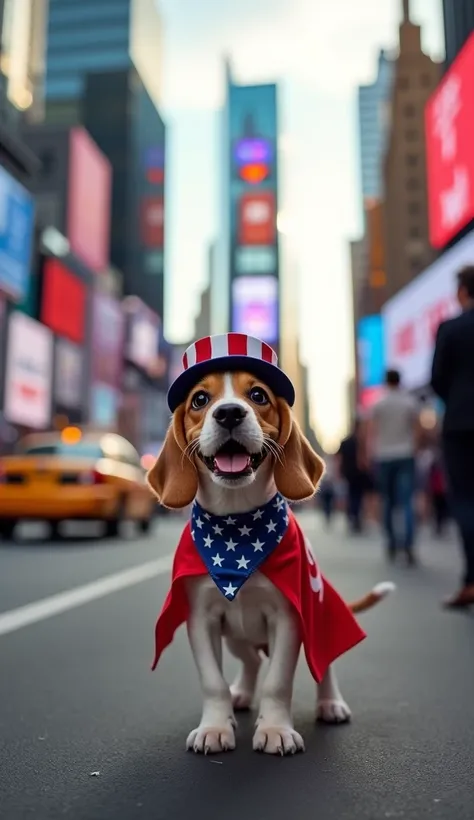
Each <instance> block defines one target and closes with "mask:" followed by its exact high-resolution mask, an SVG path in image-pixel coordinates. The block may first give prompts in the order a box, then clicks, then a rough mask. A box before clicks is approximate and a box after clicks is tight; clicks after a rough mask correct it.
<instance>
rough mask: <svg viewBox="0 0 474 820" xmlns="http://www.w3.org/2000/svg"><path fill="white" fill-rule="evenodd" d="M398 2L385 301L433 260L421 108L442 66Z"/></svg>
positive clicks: (388, 162)
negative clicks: (426, 48)
mask: <svg viewBox="0 0 474 820" xmlns="http://www.w3.org/2000/svg"><path fill="white" fill-rule="evenodd" d="M409 11H410V10H409V2H408V0H404V2H403V20H402V23H401V25H400V52H399V56H398V58H397V61H396V66H395V80H394V84H393V92H392V126H391V130H390V136H389V141H388V150H387V156H386V161H385V169H384V177H385V197H384V222H385V230H384V234H385V265H386V282H387V287H386V298H390V297H391V296H393V294H395V293H397V291H398V290H400V289H401V288H402V287H403V286H404V285H406V284H407V283H408V282H410V281H411V280H412V279H413V278H414V277H415V276H416V275H417V274H418V273H420V271H422V270H423V268H425V267H426V266H427V265H429V264H430V262H432V261H433V259H434V256H435V254H434V251H433V249H432V247H431V245H430V241H429V232H428V194H427V182H426V145H425V118H424V114H425V106H426V102H427V100H428V98H429V97H430V95H431V93H432V92H433V91H434V89H435V88H436V86H437V84H438V82H439V79H440V76H441V65H440V64H439V63H435V62H434V61H433V60H432V59H431V58H430V57H429V56H428V55H426V54H424V53H423V51H422V49H421V29H420V27H419V26H417V25H415V24H414V23H412V22H411V21H410V16H409Z"/></svg>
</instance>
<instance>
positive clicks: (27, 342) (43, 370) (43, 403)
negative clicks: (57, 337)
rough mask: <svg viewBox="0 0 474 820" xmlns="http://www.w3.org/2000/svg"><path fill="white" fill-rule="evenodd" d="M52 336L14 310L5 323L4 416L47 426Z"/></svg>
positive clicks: (37, 427)
mask: <svg viewBox="0 0 474 820" xmlns="http://www.w3.org/2000/svg"><path fill="white" fill-rule="evenodd" d="M52 373H53V337H52V334H51V333H50V331H49V330H48V328H46V327H44V325H42V324H40V323H39V322H36V321H35V320H34V319H30V317H29V316H26V315H25V314H24V313H19V312H17V311H15V312H14V313H12V314H11V316H10V320H9V323H8V341H7V361H6V368H5V397H4V411H3V412H4V416H5V418H6V419H7V421H10V422H12V423H13V424H22V425H24V426H25V427H31V428H33V429H35V430H42V429H45V428H46V427H49V424H50V421H51V386H52Z"/></svg>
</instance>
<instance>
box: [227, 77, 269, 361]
mask: <svg viewBox="0 0 474 820" xmlns="http://www.w3.org/2000/svg"><path fill="white" fill-rule="evenodd" d="M221 129H222V130H221V147H222V155H221V166H220V167H221V174H222V177H223V178H222V179H221V201H222V208H221V213H222V214H223V217H222V225H221V226H220V231H219V241H218V243H217V247H216V265H217V267H218V270H219V281H218V282H217V281H215V282H214V288H213V294H212V297H213V302H214V304H213V308H212V317H213V328H214V329H215V330H216V331H221V332H225V331H227V330H231V331H235V332H237V333H248V334H250V335H252V336H258V337H259V338H261V339H263V340H264V341H265V342H267V343H268V344H270V345H272V346H274V347H276V348H277V347H278V345H279V341H280V317H279V304H280V298H279V296H280V281H279V243H278V230H277V213H278V121H277V89H276V86H275V85H255V86H241V85H237V84H235V83H234V82H233V80H232V77H231V74H230V70H229V69H228V68H227V94H226V102H225V106H224V110H223V112H222V122H221ZM221 262H222V263H223V264H222V265H221V264H220V263H221Z"/></svg>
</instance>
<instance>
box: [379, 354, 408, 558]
mask: <svg viewBox="0 0 474 820" xmlns="http://www.w3.org/2000/svg"><path fill="white" fill-rule="evenodd" d="M385 381H386V387H387V390H386V392H385V394H384V395H383V397H382V398H381V399H379V401H378V402H377V403H376V404H375V405H374V406H373V408H372V410H371V413H370V417H369V419H368V430H367V446H368V453H369V454H370V455H369V457H371V459H372V461H373V463H374V464H375V468H376V476H377V483H378V487H379V492H380V496H381V501H382V519H383V527H384V531H385V536H386V550H387V557H388V558H389V559H390V560H393V559H394V558H395V557H396V555H397V552H398V551H399V550H400V549H401V550H403V551H404V553H405V555H406V557H407V560H408V563H409V564H410V565H413V564H414V563H415V554H414V542H415V509H414V496H415V454H416V449H417V444H418V438H419V431H420V422H419V408H418V403H417V401H416V400H415V399H414V398H413V397H412V396H411V395H410V394H409V393H407V392H406V391H405V390H403V389H402V386H401V379H400V373H399V372H398V371H397V370H388V371H387V373H386V379H385ZM397 512H401V513H402V518H403V524H404V526H403V529H402V528H400V527H398V526H397V521H396V518H397V516H396V513H397Z"/></svg>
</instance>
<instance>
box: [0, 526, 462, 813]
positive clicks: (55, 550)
mask: <svg viewBox="0 0 474 820" xmlns="http://www.w3.org/2000/svg"><path fill="white" fill-rule="evenodd" d="M301 517H302V520H303V521H304V527H305V529H306V531H307V532H308V534H309V536H310V537H311V539H312V541H313V544H314V545H315V548H316V552H317V554H318V557H319V560H320V563H321V565H322V568H323V571H324V572H325V573H326V575H328V577H329V578H330V579H331V580H332V581H333V582H334V583H335V584H336V585H337V586H338V588H339V589H340V591H341V592H342V593H343V594H344V595H346V596H347V597H348V598H350V597H357V596H358V595H359V594H360V593H362V592H364V591H365V590H366V589H367V588H368V587H370V586H371V585H372V584H373V583H375V582H377V581H379V580H383V579H387V578H391V579H393V580H395V581H396V583H397V584H398V590H397V593H396V594H395V595H394V596H393V597H392V598H390V599H389V600H388V601H386V602H384V603H383V604H381V605H380V606H379V607H378V608H377V609H376V610H373V611H372V612H370V613H367V614H366V615H364V616H362V619H361V620H362V624H363V626H364V628H366V630H367V631H368V633H369V637H368V639H367V640H366V641H365V642H364V643H363V644H362V645H361V646H360V647H358V648H357V649H356V650H354V652H352V653H350V654H349V655H348V656H346V657H344V658H343V659H342V660H341V661H340V662H339V663H338V672H339V678H340V683H341V685H342V689H343V693H344V695H345V697H346V699H347V700H348V702H349V703H350V705H351V707H352V709H353V714H354V719H353V722H352V724H351V725H349V726H344V727H334V728H333V727H320V726H315V725H314V723H313V714H314V700H315V696H314V687H313V685H312V682H311V679H310V677H309V673H308V672H307V670H306V669H305V667H304V664H303V662H301V664H300V667H299V670H298V675H297V681H296V688H295V717H296V725H297V728H298V729H299V730H300V731H301V732H302V733H303V735H304V736H305V740H306V747H307V751H306V753H305V754H303V755H299V756H296V757H294V758H284V759H282V758H273V757H267V756H265V755H258V754H256V753H254V752H252V749H251V738H252V728H253V719H252V716H248V717H244V718H243V719H242V718H241V719H240V721H239V731H238V748H237V750H236V751H235V752H232V753H228V754H225V755H220V756H217V757H215V758H213V757H207V758H204V757H199V756H195V755H194V754H192V753H186V752H185V751H184V743H185V739H186V736H187V734H188V732H189V730H190V729H192V728H193V727H194V726H196V725H197V723H198V721H199V717H200V714H199V710H200V694H199V686H198V683H197V678H196V674H195V672H194V667H193V663H192V659H191V655H190V652H189V649H188V647H187V642H186V635H185V632H184V630H182V631H181V632H180V633H179V635H178V637H177V640H176V641H175V643H174V644H173V645H172V646H171V647H170V648H169V649H168V650H167V652H166V653H165V656H164V657H163V659H162V662H161V664H160V666H159V668H158V670H157V671H156V672H155V673H151V672H150V669H149V667H150V662H151V660H152V655H153V628H154V622H155V617H156V614H157V612H158V610H159V608H160V606H161V603H162V600H163V598H164V596H165V594H166V590H167V581H168V574H167V572H165V573H164V574H156V575H155V576H154V577H150V578H148V579H147V580H142V581H141V582H138V581H136V583H135V584H134V585H132V586H128V587H125V588H123V589H119V590H117V591H115V592H111V593H110V594H107V595H105V596H104V597H97V598H95V599H93V600H89V601H88V602H84V603H83V604H82V605H81V606H77V607H75V608H72V609H69V610H65V611H62V612H60V613H59V614H56V615H54V616H52V617H50V618H48V619H45V620H41V621H39V622H37V623H30V624H28V625H24V626H23V627H22V628H18V629H17V630H16V631H13V632H10V633H9V634H2V623H3V624H5V613H6V612H9V611H11V610H14V609H16V608H17V607H20V606H25V605H28V604H32V603H35V602H37V601H39V600H42V599H44V598H45V597H48V598H49V596H52V595H55V594H57V593H61V592H65V591H67V590H71V589H73V588H75V587H83V585H85V584H89V583H90V582H93V581H95V580H97V579H99V578H103V577H105V576H110V575H113V574H115V573H118V572H120V571H122V570H129V569H130V568H133V567H136V566H138V565H141V564H145V563H147V562H150V561H153V560H155V559H159V558H160V557H162V556H166V555H168V554H169V553H170V552H171V551H172V549H173V546H174V544H175V543H176V536H177V533H178V524H176V523H174V522H169V521H166V522H164V523H160V524H158V527H157V529H156V531H155V532H154V533H153V535H152V536H150V537H149V538H134V537H133V536H130V538H129V539H127V540H124V541H120V542H116V543H114V542H112V541H109V542H107V541H98V540H85V539H84V540H82V539H81V540H71V541H65V542H62V543H61V542H60V543H59V544H54V545H53V544H51V543H42V542H41V541H39V540H38V539H37V538H35V537H34V538H33V540H29V541H21V542H20V543H17V544H14V545H11V546H7V545H5V544H3V545H1V544H0V818H1V819H2V820H22V818H30V817H32V818H35V820H50V818H51V820H56V818H60V817H63V816H65V817H71V818H74V820H76V819H77V820H135V818H137V819H138V818H140V819H144V820H174V818H176V820H181V818H189V817H193V818H196V819H197V820H201V818H202V819H203V820H221V818H225V820H242V818H244V817H247V818H249V820H254V818H261V820H286V818H288V820H314V818H317V820H333V819H334V820H379V819H380V820H383V819H384V818H403V820H424V818H434V820H472V818H473V816H474V808H473V807H474V752H473V750H474V707H473V699H472V689H473V681H474V653H473V651H472V648H473V637H474V617H473V616H471V615H461V614H446V613H444V612H442V611H441V610H440V608H439V599H440V598H441V597H442V595H443V594H444V593H446V592H450V591H451V590H452V588H453V587H454V586H455V585H456V582H457V574H458V571H459V564H458V556H457V550H456V548H455V546H454V543H449V542H448V543H444V544H430V543H429V541H427V540H426V541H425V543H424V544H423V545H422V564H421V566H420V567H419V568H417V569H411V570H410V569H407V568H404V567H396V568H390V569H388V568H387V567H386V566H385V563H384V560H383V557H382V555H381V553H380V550H379V546H378V539H377V538H376V537H375V536H373V537H371V538H366V539H361V540H349V539H347V538H346V536H345V534H344V530H343V527H342V522H340V523H339V522H338V525H337V528H336V529H337V531H336V532H335V533H334V534H332V535H327V534H326V533H325V532H324V531H323V530H322V527H321V525H320V523H318V521H317V519H316V517H315V516H314V515H313V514H309V513H304V514H303V515H302V516H301ZM109 591H110V590H109ZM1 613H3V615H2V614H1ZM2 619H3V620H2ZM4 631H5V630H4ZM231 667H232V663H229V669H230V670H231ZM93 772H98V773H99V774H98V775H92V773H93Z"/></svg>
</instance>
